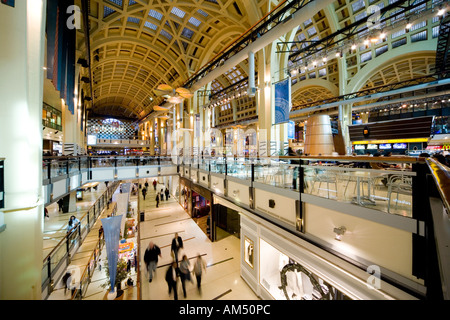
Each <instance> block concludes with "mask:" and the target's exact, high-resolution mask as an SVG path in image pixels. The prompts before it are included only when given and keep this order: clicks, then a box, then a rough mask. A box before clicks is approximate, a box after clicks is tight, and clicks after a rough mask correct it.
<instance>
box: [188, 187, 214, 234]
mask: <svg viewBox="0 0 450 320" xmlns="http://www.w3.org/2000/svg"><path fill="white" fill-rule="evenodd" d="M211 207H212V193H211V191H209V190H208V189H205V188H203V187H201V186H199V185H196V184H192V185H191V208H192V210H191V213H190V215H191V217H192V219H194V221H195V222H196V223H197V225H198V226H199V227H200V229H202V231H203V232H204V233H205V234H206V235H207V236H208V238H209V239H211V240H213V239H214V236H213V234H212V233H211V223H212V210H211Z"/></svg>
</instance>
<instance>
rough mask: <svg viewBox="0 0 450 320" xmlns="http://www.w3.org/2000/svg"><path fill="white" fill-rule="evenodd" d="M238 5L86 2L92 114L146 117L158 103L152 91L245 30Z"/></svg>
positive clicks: (234, 0)
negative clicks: (90, 64)
mask: <svg viewBox="0 0 450 320" xmlns="http://www.w3.org/2000/svg"><path fill="white" fill-rule="evenodd" d="M244 1H245V0H228V1H220V0H217V1H216V0H199V1H195V2H194V1H178V0H173V1H164V0H91V1H90V8H89V19H90V36H91V44H90V46H91V59H92V68H91V69H92V80H93V84H92V85H93V98H94V99H93V102H94V103H93V106H92V111H93V112H94V113H96V114H99V115H114V116H118V117H119V116H120V117H125V118H131V119H142V118H143V117H145V116H146V115H148V114H149V113H150V112H151V111H152V109H153V106H156V105H159V104H162V103H163V102H164V99H163V98H162V97H157V96H155V94H154V93H153V89H155V88H156V87H157V86H158V85H159V84H169V85H171V86H173V87H177V86H181V85H182V84H183V83H184V82H185V81H186V80H187V79H188V78H189V77H190V76H191V75H193V74H194V73H195V72H197V71H198V70H199V69H200V68H201V67H202V66H203V63H204V61H208V60H210V59H211V58H213V57H214V56H215V55H216V54H218V53H219V52H220V51H221V50H222V49H223V48H225V47H226V46H227V45H228V44H229V43H231V42H232V41H233V40H234V39H236V38H237V37H238V36H240V35H241V34H242V33H243V32H245V31H246V30H247V29H248V28H249V27H250V26H251V24H250V23H249V20H253V19H254V17H253V16H251V17H250V18H251V19H250V18H249V16H248V14H247V12H246V7H247V6H246V5H245V4H244ZM225 31H226V32H225ZM211 48H213V49H211ZM241 73H242V74H244V76H246V74H245V71H243V70H241Z"/></svg>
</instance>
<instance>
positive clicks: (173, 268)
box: [166, 261, 180, 300]
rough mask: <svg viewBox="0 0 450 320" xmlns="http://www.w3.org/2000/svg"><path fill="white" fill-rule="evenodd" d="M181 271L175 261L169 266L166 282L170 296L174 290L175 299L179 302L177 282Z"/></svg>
mask: <svg viewBox="0 0 450 320" xmlns="http://www.w3.org/2000/svg"><path fill="white" fill-rule="evenodd" d="M179 273H180V270H179V269H178V265H177V263H176V262H175V261H173V262H172V264H171V265H170V266H169V268H168V269H167V271H166V281H167V285H168V287H169V295H170V294H171V293H172V289H173V299H174V300H178V292H177V280H178V276H179Z"/></svg>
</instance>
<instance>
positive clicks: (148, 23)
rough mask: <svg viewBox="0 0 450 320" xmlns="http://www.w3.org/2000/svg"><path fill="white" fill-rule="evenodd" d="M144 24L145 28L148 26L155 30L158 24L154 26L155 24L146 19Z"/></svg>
mask: <svg viewBox="0 0 450 320" xmlns="http://www.w3.org/2000/svg"><path fill="white" fill-rule="evenodd" d="M145 26H146V27H147V28H149V29H152V30H156V29H157V28H158V26H156V25H154V24H153V23H151V22H148V21H146V22H145Z"/></svg>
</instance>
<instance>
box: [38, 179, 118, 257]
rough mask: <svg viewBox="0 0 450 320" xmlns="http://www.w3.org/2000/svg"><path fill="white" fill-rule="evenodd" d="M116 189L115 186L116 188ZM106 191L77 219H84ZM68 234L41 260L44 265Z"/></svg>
mask: <svg viewBox="0 0 450 320" xmlns="http://www.w3.org/2000/svg"><path fill="white" fill-rule="evenodd" d="M113 187H114V185H112V186H111V187H110V188H113ZM116 187H117V186H116ZM108 190H109V188H108V189H106V191H105V192H104V193H102V195H101V196H100V197H99V198H98V199H97V200H96V201H95V202H94V203H93V205H92V206H91V207H90V208H89V209H88V210H87V211H86V213H85V214H84V215H83V216H82V217H81V218H80V219H79V220H80V221H81V220H83V219H84V218H85V217H86V215H87V214H89V211H90V210H91V209H92V208H93V207H95V205H96V204H97V202H99V200H100V199H101V198H102V197H103V195H104V194H105V193H107V192H108ZM74 228H76V227H74ZM72 230H73V229H72ZM70 234H71V232H68V233H67V234H66V235H65V236H64V237H63V238H62V239H61V241H60V242H59V243H58V244H57V245H56V246H55V247H54V248H53V250H52V251H50V253H49V254H48V255H47V256H46V257H45V258H44V260H43V262H44V263H46V262H47V261H48V259H49V257H50V256H51V255H52V254H53V253H54V252H55V251H56V250H57V249H58V248H59V247H60V246H61V245H62V244H63V243H64V242H65V241H67V237H69V236H70Z"/></svg>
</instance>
